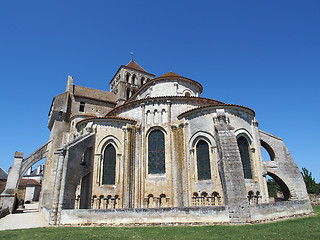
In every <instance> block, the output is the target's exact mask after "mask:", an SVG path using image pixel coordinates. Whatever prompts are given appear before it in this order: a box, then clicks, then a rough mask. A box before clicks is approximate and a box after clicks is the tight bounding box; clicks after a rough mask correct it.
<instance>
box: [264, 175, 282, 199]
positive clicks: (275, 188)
mask: <svg viewBox="0 0 320 240" xmlns="http://www.w3.org/2000/svg"><path fill="white" fill-rule="evenodd" d="M267 186H268V192H269V197H276V196H277V192H279V191H280V192H281V188H280V186H279V184H278V183H277V182H276V181H275V180H274V179H273V178H269V179H268V180H267Z"/></svg>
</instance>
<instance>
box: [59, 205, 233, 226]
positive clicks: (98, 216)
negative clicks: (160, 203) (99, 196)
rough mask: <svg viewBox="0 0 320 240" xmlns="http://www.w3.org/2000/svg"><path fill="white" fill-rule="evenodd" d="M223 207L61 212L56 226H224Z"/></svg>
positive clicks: (227, 219)
mask: <svg viewBox="0 0 320 240" xmlns="http://www.w3.org/2000/svg"><path fill="white" fill-rule="evenodd" d="M229 221H230V220H229V217H228V212H227V211H226V208H225V207H224V206H212V207H188V208H134V209H77V210H62V212H61V220H60V224H110V225H120V224H121V225H122V224H124V225H126V224H128V225H131V224H170V223H179V224H184V223H194V224H197V223H202V224H203V223H227V222H229Z"/></svg>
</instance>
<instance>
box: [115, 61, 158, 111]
mask: <svg viewBox="0 0 320 240" xmlns="http://www.w3.org/2000/svg"><path fill="white" fill-rule="evenodd" d="M154 77H155V75H154V74H151V73H148V72H147V71H146V70H144V69H143V68H142V67H140V66H139V64H137V63H136V62H135V61H133V59H131V61H130V62H129V63H128V64H127V65H121V66H120V68H119V69H118V71H117V72H116V74H115V75H114V77H113V78H112V80H111V81H110V92H112V93H114V94H115V95H116V96H117V105H118V106H119V105H122V104H123V103H125V102H126V101H127V100H128V99H129V98H130V97H131V96H132V95H133V94H134V93H135V91H136V90H137V89H138V88H139V87H140V86H142V85H143V84H145V83H146V82H147V81H150V80H151V79H153V78H154Z"/></svg>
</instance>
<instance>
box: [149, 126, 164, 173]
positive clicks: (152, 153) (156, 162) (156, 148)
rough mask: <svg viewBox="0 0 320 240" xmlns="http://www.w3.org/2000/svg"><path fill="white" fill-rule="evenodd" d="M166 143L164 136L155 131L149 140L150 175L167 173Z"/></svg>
mask: <svg viewBox="0 0 320 240" xmlns="http://www.w3.org/2000/svg"><path fill="white" fill-rule="evenodd" d="M164 146H165V143H164V134H163V132H161V131H160V130H154V131H152V132H151V133H150V135H149V138H148V173H149V174H157V173H165V172H166V170H165V162H166V161H165V147H164Z"/></svg>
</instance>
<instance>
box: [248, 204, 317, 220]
mask: <svg viewBox="0 0 320 240" xmlns="http://www.w3.org/2000/svg"><path fill="white" fill-rule="evenodd" d="M311 212H312V208H311V205H310V202H309V201H308V200H294V201H284V202H276V203H265V204H258V205H252V206H250V214H251V221H264V220H274V219H278V218H284V217H292V216H295V215H299V214H309V213H311Z"/></svg>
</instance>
